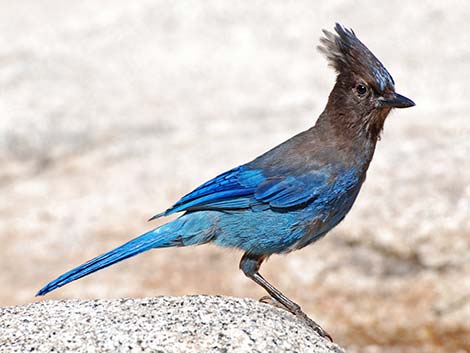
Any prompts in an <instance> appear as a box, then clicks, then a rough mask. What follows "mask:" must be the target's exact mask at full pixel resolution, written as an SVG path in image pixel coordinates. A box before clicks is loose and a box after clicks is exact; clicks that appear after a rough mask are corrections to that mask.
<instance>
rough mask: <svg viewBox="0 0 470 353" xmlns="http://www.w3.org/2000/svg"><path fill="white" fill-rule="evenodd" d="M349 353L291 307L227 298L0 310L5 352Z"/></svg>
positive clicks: (44, 304)
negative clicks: (304, 322)
mask: <svg viewBox="0 0 470 353" xmlns="http://www.w3.org/2000/svg"><path fill="white" fill-rule="evenodd" d="M53 351H54V352H57V351H58V352H185V353H189V352H314V353H315V352H318V353H329V352H337V353H341V352H344V350H343V349H341V348H340V347H338V346H337V345H336V344H333V343H331V342H329V341H328V340H327V339H324V338H321V337H319V336H318V335H316V334H315V333H314V332H312V330H311V329H309V328H308V327H306V326H304V325H302V324H301V323H300V322H299V321H298V320H297V319H296V318H295V317H294V316H293V315H291V314H289V313H288V312H286V311H284V310H281V309H278V308H275V307H272V306H270V305H267V304H263V303H259V302H256V301H254V300H250V299H239V298H230V297H221V296H200V295H199V296H185V297H163V296H161V297H156V298H147V299H114V300H78V299H77V300H58V301H41V302H37V303H33V304H28V305H23V306H12V307H2V308H0V352H53Z"/></svg>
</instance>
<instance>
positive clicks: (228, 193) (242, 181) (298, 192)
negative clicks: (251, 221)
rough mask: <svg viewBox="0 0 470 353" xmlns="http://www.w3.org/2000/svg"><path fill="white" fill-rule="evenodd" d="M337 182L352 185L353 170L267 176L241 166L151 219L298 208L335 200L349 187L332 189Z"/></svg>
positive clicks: (328, 169)
mask: <svg viewBox="0 0 470 353" xmlns="http://www.w3.org/2000/svg"><path fill="white" fill-rule="evenodd" d="M333 174H334V175H333ZM341 174H342V175H341ZM338 177H339V178H338ZM338 179H340V180H343V183H344V181H346V184H350V185H351V186H353V185H354V184H357V177H356V175H355V173H354V170H350V171H348V172H347V173H340V174H339V175H338V173H337V172H336V173H333V172H332V171H331V169H330V168H323V169H320V170H317V171H311V172H309V173H308V174H304V175H297V176H293V175H290V176H269V177H267V176H265V175H264V174H263V172H262V171H261V170H258V169H250V168H249V167H247V165H242V166H239V167H236V168H234V169H231V170H229V171H227V172H225V173H223V174H221V175H219V176H217V177H215V178H214V179H211V180H209V181H208V182H206V183H204V184H202V185H201V186H199V187H198V188H196V189H195V190H194V191H192V192H191V193H189V194H187V195H186V196H184V197H182V198H181V199H180V200H179V201H178V202H176V203H175V204H174V205H173V206H172V207H171V208H169V209H168V210H166V211H165V212H162V213H159V214H157V215H155V216H154V217H152V218H151V219H155V218H158V217H161V216H167V215H170V214H173V213H176V212H182V211H195V210H221V211H224V210H234V209H245V208H251V209H253V210H263V209H267V208H273V209H287V208H292V207H297V206H301V205H304V204H306V203H307V202H310V201H312V200H313V199H316V198H320V199H321V198H324V197H325V196H326V198H327V199H328V198H330V197H331V196H333V197H334V196H335V195H331V193H332V192H333V194H334V193H335V192H337V191H338V190H342V191H345V189H347V188H348V187H349V185H341V186H340V187H336V188H335V187H334V184H336V183H337V182H338ZM343 183H341V184H343ZM338 186H339V185H338ZM332 187H333V190H331V188H332ZM327 190H328V191H327ZM324 191H326V192H327V193H328V194H330V195H328V196H329V197H328V196H327V195H323V194H324ZM336 196H337V195H336ZM325 201H326V200H325Z"/></svg>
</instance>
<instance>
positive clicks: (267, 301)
mask: <svg viewBox="0 0 470 353" xmlns="http://www.w3.org/2000/svg"><path fill="white" fill-rule="evenodd" d="M259 301H260V302H261V303H265V304H269V305H272V306H275V307H276V308H279V309H283V310H287V311H289V310H288V309H287V308H286V307H285V306H284V305H282V304H281V303H279V302H278V301H277V300H276V299H274V298H273V297H271V296H270V295H265V296H264V297H261V298H259ZM289 312H290V311H289Z"/></svg>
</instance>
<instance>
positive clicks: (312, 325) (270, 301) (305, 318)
mask: <svg viewBox="0 0 470 353" xmlns="http://www.w3.org/2000/svg"><path fill="white" fill-rule="evenodd" d="M259 301H260V302H261V303H265V304H270V305H272V306H274V307H276V308H279V309H283V310H286V311H288V312H290V313H292V314H294V315H295V316H296V317H297V318H299V319H300V320H301V321H302V322H303V323H304V324H305V325H306V326H308V327H310V328H311V329H312V330H313V331H314V332H315V333H316V334H318V335H319V336H320V337H324V338H327V339H328V340H330V341H331V342H333V338H332V337H331V336H330V334H329V333H328V332H326V331H325V330H324V329H323V328H322V327H321V326H320V325H318V324H317V323H316V322H315V321H313V320H312V319H311V318H309V317H308V316H307V314H305V313H304V312H303V311H302V310H301V309H300V307H299V308H298V309H296V310H290V309H289V308H287V307H285V306H284V305H282V304H281V303H279V302H278V301H277V300H276V299H274V298H273V297H271V296H270V295H265V296H263V297H261V298H260V299H259Z"/></svg>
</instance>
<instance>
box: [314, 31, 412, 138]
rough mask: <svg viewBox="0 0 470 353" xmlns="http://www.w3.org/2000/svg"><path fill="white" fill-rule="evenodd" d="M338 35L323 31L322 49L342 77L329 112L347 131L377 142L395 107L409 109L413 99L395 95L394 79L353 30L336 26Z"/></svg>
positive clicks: (331, 99) (330, 116)
mask: <svg viewBox="0 0 470 353" xmlns="http://www.w3.org/2000/svg"><path fill="white" fill-rule="evenodd" d="M335 31H336V34H333V33H331V32H328V31H325V30H324V31H323V33H324V35H325V36H324V37H323V38H321V39H320V42H321V45H320V46H319V47H318V48H319V50H320V51H321V52H322V53H324V54H325V55H326V57H327V59H328V61H329V64H330V66H332V67H333V68H334V69H335V70H336V72H337V74H338V76H337V79H336V84H335V87H334V89H333V91H332V92H331V94H330V97H329V101H328V105H327V107H326V109H325V113H326V115H327V116H328V117H329V119H333V118H334V119H339V120H342V121H337V122H335V123H339V124H345V125H346V126H344V128H347V129H350V130H357V131H354V133H366V134H367V135H368V136H369V137H371V138H373V139H377V138H379V136H380V132H381V131H382V128H383V125H384V121H385V118H386V117H387V115H388V114H389V113H390V110H391V109H392V108H408V107H412V106H414V105H415V104H414V103H413V101H412V100H410V99H408V98H406V97H404V96H402V95H400V94H398V93H396V92H395V82H394V81H393V78H392V76H391V75H390V74H389V72H388V71H387V69H386V68H385V67H384V66H383V65H382V63H381V62H380V61H379V60H378V59H377V58H376V57H375V55H374V54H372V52H371V51H370V50H369V49H368V48H367V47H366V46H365V45H364V44H363V43H362V42H361V41H360V40H359V39H358V38H357V37H356V35H355V34H354V32H353V31H352V30H348V29H346V28H344V27H343V26H341V25H340V24H338V23H337V24H336V26H335Z"/></svg>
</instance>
